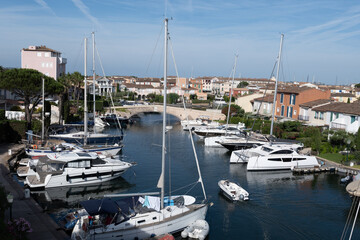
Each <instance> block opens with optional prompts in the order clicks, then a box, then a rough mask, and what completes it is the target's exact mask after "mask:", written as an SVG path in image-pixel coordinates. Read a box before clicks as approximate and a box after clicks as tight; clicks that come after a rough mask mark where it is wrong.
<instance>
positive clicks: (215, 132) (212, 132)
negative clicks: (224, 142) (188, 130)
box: [193, 123, 245, 137]
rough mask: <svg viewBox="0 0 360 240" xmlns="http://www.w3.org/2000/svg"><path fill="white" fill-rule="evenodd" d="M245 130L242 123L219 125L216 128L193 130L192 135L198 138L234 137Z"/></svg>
mask: <svg viewBox="0 0 360 240" xmlns="http://www.w3.org/2000/svg"><path fill="white" fill-rule="evenodd" d="M244 128H245V124H244V123H238V124H228V125H221V126H218V127H215V128H214V127H198V128H195V129H194V131H193V132H194V133H195V134H196V135H198V136H200V137H213V136H223V135H236V134H240V131H241V130H243V129H244Z"/></svg>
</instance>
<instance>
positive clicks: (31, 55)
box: [21, 45, 67, 80]
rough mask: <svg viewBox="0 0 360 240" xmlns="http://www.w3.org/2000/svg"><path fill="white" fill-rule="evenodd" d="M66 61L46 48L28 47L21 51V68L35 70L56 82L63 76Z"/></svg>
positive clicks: (57, 52)
mask: <svg viewBox="0 0 360 240" xmlns="http://www.w3.org/2000/svg"><path fill="white" fill-rule="evenodd" d="M66 62H67V59H66V58H63V57H61V53H60V52H59V51H56V50H53V49H51V48H48V47H46V46H43V45H42V46H29V48H23V49H22V50H21V68H29V69H35V70H38V71H39V72H41V73H43V74H45V75H46V76H49V77H52V78H54V79H55V80H57V79H58V78H59V77H60V76H63V75H65V71H66Z"/></svg>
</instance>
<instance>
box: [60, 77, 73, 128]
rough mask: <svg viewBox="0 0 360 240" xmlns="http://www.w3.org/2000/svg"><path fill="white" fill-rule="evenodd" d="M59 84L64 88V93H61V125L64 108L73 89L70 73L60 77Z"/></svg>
mask: <svg viewBox="0 0 360 240" xmlns="http://www.w3.org/2000/svg"><path fill="white" fill-rule="evenodd" d="M58 80H59V83H61V84H62V86H63V88H62V91H61V92H59V93H58V94H59V105H58V107H59V124H61V120H62V119H63V118H64V113H65V111H64V107H65V102H66V101H67V100H68V95H69V89H70V88H71V80H70V73H68V74H66V75H64V76H61V77H59V79H58Z"/></svg>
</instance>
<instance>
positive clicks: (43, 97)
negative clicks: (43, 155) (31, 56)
mask: <svg viewBox="0 0 360 240" xmlns="http://www.w3.org/2000/svg"><path fill="white" fill-rule="evenodd" d="M42 102H43V106H42V110H41V114H42V122H41V144H43V142H44V137H45V79H44V77H43V78H42Z"/></svg>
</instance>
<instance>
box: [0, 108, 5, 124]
mask: <svg viewBox="0 0 360 240" xmlns="http://www.w3.org/2000/svg"><path fill="white" fill-rule="evenodd" d="M2 120H6V117H5V109H0V121H2Z"/></svg>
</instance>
